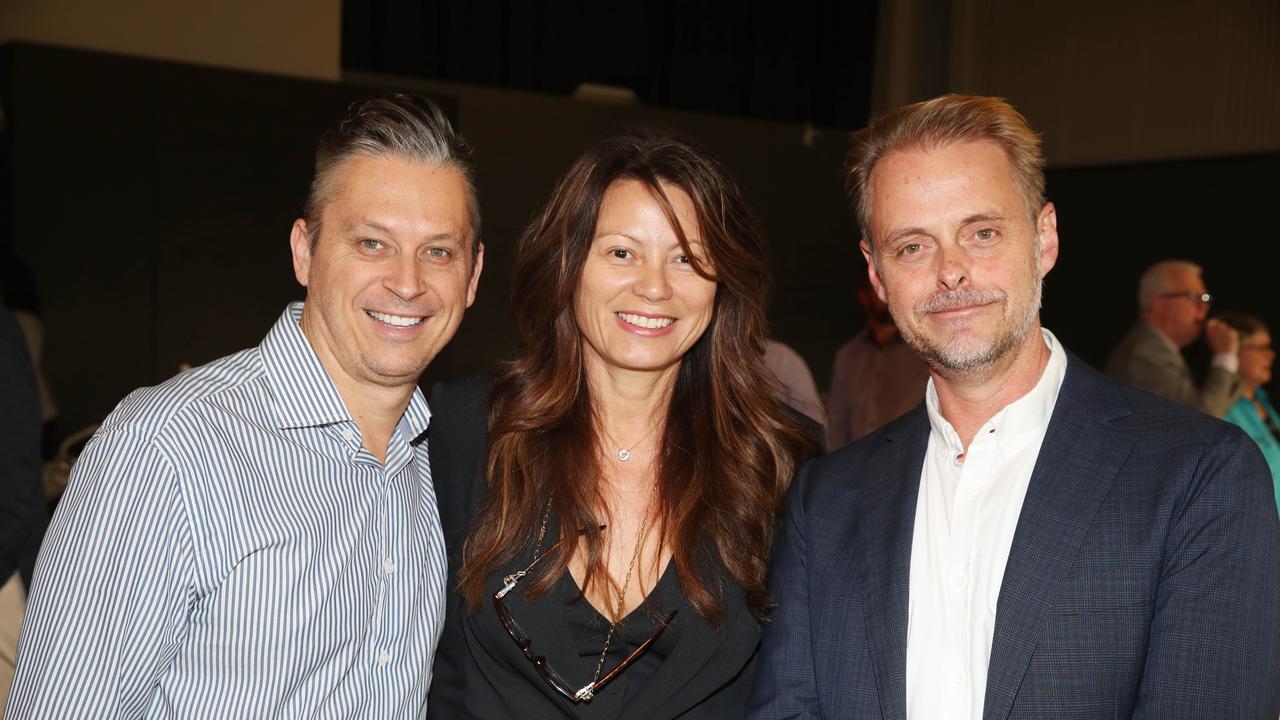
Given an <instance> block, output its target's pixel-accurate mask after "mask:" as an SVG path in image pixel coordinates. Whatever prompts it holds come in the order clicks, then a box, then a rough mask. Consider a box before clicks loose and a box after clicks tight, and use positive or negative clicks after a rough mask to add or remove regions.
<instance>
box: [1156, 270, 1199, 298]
mask: <svg viewBox="0 0 1280 720" xmlns="http://www.w3.org/2000/svg"><path fill="white" fill-rule="evenodd" d="M1165 283H1166V284H1167V285H1168V288H1169V289H1170V290H1195V291H1197V292H1204V278H1202V277H1201V276H1200V273H1198V272H1196V271H1194V270H1192V269H1191V268H1186V267H1174V268H1171V269H1170V270H1169V274H1168V275H1166V276H1165Z"/></svg>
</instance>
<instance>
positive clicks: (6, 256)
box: [0, 250, 60, 460]
mask: <svg viewBox="0 0 1280 720" xmlns="http://www.w3.org/2000/svg"><path fill="white" fill-rule="evenodd" d="M0 256H3V257H0V297H3V299H4V304H5V306H6V307H7V308H9V311H10V312H12V313H13V318H14V320H16V321H17V322H18V327H19V328H21V329H22V336H23V338H24V339H25V340H26V342H27V352H28V353H29V354H30V356H31V364H32V366H33V367H34V368H35V373H36V387H37V388H38V389H39V393H40V423H41V426H42V429H41V432H40V455H41V457H42V458H43V459H45V460H49V459H51V458H52V457H53V456H54V454H55V453H56V452H57V450H58V440H59V439H60V438H59V437H58V433H57V426H56V420H57V418H58V404H57V403H56V402H54V399H53V393H52V392H51V391H50V390H49V383H48V382H47V381H45V378H44V370H43V369H42V368H43V360H44V324H43V322H42V321H41V319H40V293H39V291H38V290H37V289H36V280H35V275H33V274H32V272H31V267H30V266H28V265H27V263H26V261H24V260H23V259H22V258H20V257H18V256H17V255H16V254H15V253H13V251H11V250H10V251H5V250H0Z"/></svg>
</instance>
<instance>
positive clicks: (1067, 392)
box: [982, 354, 1133, 720]
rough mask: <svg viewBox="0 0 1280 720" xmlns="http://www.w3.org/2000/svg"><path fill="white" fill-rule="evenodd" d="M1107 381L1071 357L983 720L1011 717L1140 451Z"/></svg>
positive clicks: (1015, 567) (1005, 591)
mask: <svg viewBox="0 0 1280 720" xmlns="http://www.w3.org/2000/svg"><path fill="white" fill-rule="evenodd" d="M1099 380H1100V377H1099V376H1098V375H1097V372H1096V371H1094V370H1093V369H1091V368H1089V367H1088V366H1086V365H1085V364H1084V363H1083V362H1081V361H1080V360H1078V359H1077V358H1075V356H1073V355H1070V354H1068V366H1067V375H1066V377H1065V379H1064V380H1063V386H1062V389H1061V391H1060V392H1059V394H1058V401H1057V404H1056V406H1055V407H1054V411H1053V417H1052V418H1051V420H1050V422H1049V428H1048V431H1047V432H1046V433H1045V438H1044V443H1043V445H1042V446H1041V448H1040V455H1039V457H1038V458H1037V460H1036V465H1035V469H1034V471H1033V472H1032V475H1031V483H1030V485H1029V487H1028V488H1027V496H1026V500H1025V501H1024V502H1023V504H1022V513H1021V514H1020V515H1019V517H1018V525H1017V528H1016V530H1015V531H1014V536H1013V544H1012V546H1011V548H1010V550H1009V561H1008V563H1007V564H1006V566H1005V573H1004V580H1003V582H1002V584H1001V587H1000V597H999V599H998V601H997V603H996V623H995V630H994V637H993V639H992V643H991V661H990V664H989V667H988V670H987V689H986V698H985V701H984V704H983V712H982V717H983V720H1003V719H1004V718H1007V717H1008V716H1009V712H1010V710H1011V708H1012V706H1013V700H1014V698H1015V697H1016V695H1017V692H1018V687H1019V685H1020V684H1021V683H1022V678H1023V676H1024V675H1025V674H1026V671H1027V666H1028V664H1029V662H1030V659H1031V654H1032V652H1033V651H1034V650H1035V647H1036V643H1037V641H1038V639H1039V637H1040V633H1041V632H1042V631H1043V629H1044V626H1045V622H1046V615H1047V613H1048V610H1049V608H1050V606H1051V605H1052V603H1053V600H1054V598H1055V597H1056V596H1057V594H1058V591H1059V587H1060V586H1061V584H1062V581H1063V578H1064V577H1065V575H1066V573H1067V571H1068V570H1069V569H1070V568H1071V565H1072V563H1073V561H1074V560H1075V557H1076V554H1077V552H1078V551H1079V549H1080V545H1081V543H1082V542H1083V540H1084V536H1085V533H1086V531H1087V530H1088V529H1089V526H1090V524H1091V522H1092V521H1093V517H1094V515H1095V514H1096V513H1097V510H1098V507H1099V506H1100V505H1101V504H1102V500H1103V498H1105V497H1106V495H1107V493H1108V492H1109V490H1110V489H1111V485H1112V482H1113V481H1114V479H1115V476H1116V473H1117V472H1118V471H1119V469H1120V466H1121V465H1122V464H1123V463H1124V460H1125V458H1126V457H1128V455H1129V452H1130V450H1131V449H1132V447H1133V439H1132V438H1131V437H1129V436H1127V435H1124V434H1120V433H1118V432H1116V431H1115V429H1114V428H1112V427H1111V426H1110V425H1109V420H1111V419H1113V418H1115V417H1117V416H1119V415H1123V414H1126V413H1127V412H1128V409H1127V408H1125V407H1123V406H1122V405H1121V404H1120V403H1119V401H1118V400H1115V399H1114V396H1113V394H1111V393H1109V392H1107V390H1106V388H1104V387H1102V385H1101V383H1100V382H1099Z"/></svg>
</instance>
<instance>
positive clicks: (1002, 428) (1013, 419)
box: [924, 328, 1067, 456]
mask: <svg viewBox="0 0 1280 720" xmlns="http://www.w3.org/2000/svg"><path fill="white" fill-rule="evenodd" d="M1040 333H1041V335H1042V337H1044V344H1045V346H1046V347H1048V348H1049V362H1048V363H1046V364H1045V367H1044V371H1043V372H1042V373H1041V374H1040V380H1039V381H1038V382H1036V385H1035V387H1033V388H1031V390H1030V391H1028V392H1027V394H1026V395H1023V396H1022V397H1020V398H1018V399H1017V400H1014V401H1013V402H1011V403H1009V404H1008V405H1005V406H1004V407H1003V408H1001V409H1000V411H999V412H997V413H996V414H995V415H994V416H992V418H991V419H990V420H988V421H987V422H986V423H985V424H983V426H982V429H981V430H979V431H978V433H979V437H980V436H981V434H982V433H993V434H994V435H995V441H996V444H997V446H998V447H999V448H1000V450H1001V452H1002V453H1004V454H1005V455H1006V456H1008V455H1010V454H1012V453H1015V452H1017V451H1019V450H1021V449H1023V448H1025V447H1026V446H1027V445H1029V444H1031V443H1032V442H1034V441H1036V440H1038V439H1039V438H1040V437H1041V436H1042V435H1043V434H1044V431H1045V429H1046V428H1048V426H1049V418H1050V417H1051V416H1052V415H1053V407H1054V405H1055V404H1057V402H1058V391H1059V390H1060V389H1061V388H1062V379H1063V377H1065V376H1066V373H1067V353H1066V351H1065V350H1063V349H1062V344H1061V343H1059V342H1058V339H1057V338H1056V337H1054V335H1053V333H1051V332H1049V331H1048V330H1047V329H1045V328H1040ZM924 397H925V408H926V410H927V411H928V413H929V425H930V427H931V428H932V430H933V434H934V435H935V436H937V437H938V438H939V439H941V440H943V441H944V442H946V444H947V447H948V448H949V449H950V450H951V451H953V453H954V454H959V453H961V452H963V451H964V446H963V444H962V443H961V442H960V436H959V435H958V434H957V433H956V431H955V429H954V428H953V427H951V423H950V422H947V419H946V418H944V417H943V416H942V410H941V408H940V406H939V404H938V391H937V389H936V388H935V387H934V385H933V378H932V377H930V378H929V383H928V386H927V387H926V389H925V395H924ZM975 440H976V438H975Z"/></svg>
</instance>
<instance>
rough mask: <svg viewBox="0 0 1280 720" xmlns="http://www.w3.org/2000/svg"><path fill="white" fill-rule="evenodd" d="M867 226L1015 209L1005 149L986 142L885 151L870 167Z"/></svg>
mask: <svg viewBox="0 0 1280 720" xmlns="http://www.w3.org/2000/svg"><path fill="white" fill-rule="evenodd" d="M870 180H871V216H870V220H871V226H872V228H873V230H874V231H875V233H876V236H877V237H880V231H882V230H885V229H888V228H889V227H890V226H892V227H900V226H904V225H906V226H913V225H922V224H927V223H931V222H936V221H939V220H944V219H949V218H950V216H952V215H956V214H959V215H968V214H972V213H974V212H991V211H1010V212H1011V211H1013V210H1016V209H1017V208H1018V207H1019V204H1020V203H1021V199H1020V197H1019V195H1018V188H1017V185H1016V184H1015V183H1014V180H1013V166H1012V164H1011V163H1010V162H1009V157H1008V155H1007V154H1006V153H1005V151H1004V149H1003V148H1001V147H1000V146H999V145H996V144H995V143H993V142H990V141H986V140H976V141H966V142H958V143H948V144H946V145H943V146H939V147H924V146H918V145H913V146H908V147H904V148H899V149H896V150H892V151H890V152H889V153H887V154H886V155H885V156H884V157H883V158H881V159H880V161H879V162H877V163H876V165H875V167H874V168H873V169H872V171H871V178H870Z"/></svg>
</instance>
